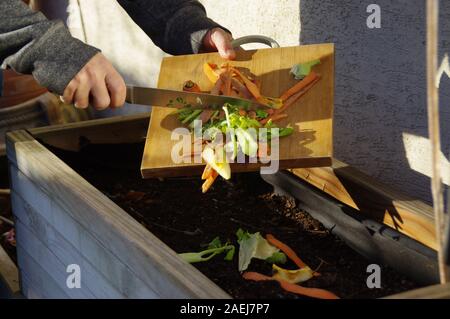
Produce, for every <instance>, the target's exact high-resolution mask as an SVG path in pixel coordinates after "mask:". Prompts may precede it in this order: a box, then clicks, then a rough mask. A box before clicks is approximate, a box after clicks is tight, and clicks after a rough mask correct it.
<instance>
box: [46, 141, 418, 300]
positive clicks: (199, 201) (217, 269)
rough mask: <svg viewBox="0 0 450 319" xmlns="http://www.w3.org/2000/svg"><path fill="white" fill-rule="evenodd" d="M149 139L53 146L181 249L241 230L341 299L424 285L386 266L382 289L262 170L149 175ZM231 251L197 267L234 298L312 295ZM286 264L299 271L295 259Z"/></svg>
mask: <svg viewBox="0 0 450 319" xmlns="http://www.w3.org/2000/svg"><path fill="white" fill-rule="evenodd" d="M143 146H144V145H143V144H129V145H126V144H125V145H124V144H121V145H87V146H85V147H83V148H82V150H81V151H80V152H68V151H62V150H57V149H54V148H52V150H53V151H54V152H55V154H57V155H58V156H59V157H60V158H62V159H63V160H64V161H65V162H66V163H68V165H69V166H71V167H72V168H73V169H75V170H76V171H77V172H78V173H79V174H81V175H82V176H83V177H84V178H86V179H87V180H88V181H89V182H90V183H92V184H93V185H94V186H95V187H97V188H98V189H99V190H101V191H102V192H103V193H104V194H106V195H107V196H108V197H109V198H110V199H111V200H112V201H114V202H115V203H117V204H118V205H119V206H120V207H122V208H123V209H124V210H125V211H126V212H128V213H129V214H130V215H131V216H132V217H134V218H135V219H136V220H137V221H138V222H139V223H141V224H142V225H143V226H144V227H146V228H147V229H148V230H150V231H151V232H152V233H153V234H155V235H156V236H157V237H159V238H160V239H161V240H162V241H163V242H164V243H166V244H167V245H168V246H169V247H171V248H172V249H173V250H175V251H176V252H178V253H182V252H195V251H201V250H203V249H205V245H207V244H208V243H209V242H210V241H211V240H212V239H213V238H215V237H216V236H219V237H220V239H221V240H222V241H226V240H230V241H232V242H233V243H234V244H237V243H236V235H235V234H236V231H237V230H238V229H239V228H242V229H244V230H247V231H249V232H260V233H261V234H262V235H263V236H265V235H266V234H273V235H274V236H275V237H277V238H278V239H280V240H281V241H283V242H284V243H286V244H288V245H289V246H290V247H292V248H293V249H294V251H295V252H297V254H298V255H299V256H300V258H302V259H303V260H304V261H305V262H306V263H307V264H308V265H309V266H310V267H311V268H312V269H317V271H318V272H319V273H320V274H321V275H320V276H318V277H314V278H313V279H311V280H309V281H307V282H305V283H303V284H302V285H304V286H307V287H318V288H324V289H327V290H330V291H332V292H334V293H335V294H337V295H338V296H340V297H341V298H377V297H382V296H387V295H390V294H394V293H398V292H402V291H406V290H410V289H413V288H416V287H418V285H417V284H416V283H414V282H413V281H412V280H410V279H408V278H406V277H405V276H403V275H401V274H399V273H398V272H396V271H394V270H392V269H390V268H389V267H386V266H382V268H381V288H379V289H377V288H374V289H369V288H368V287H367V284H366V281H367V277H368V276H369V275H370V274H369V273H367V271H366V270H367V266H368V265H369V264H370V262H369V261H368V260H366V259H365V258H364V257H362V256H360V255H359V254H358V253H356V252H355V251H353V250H352V249H351V248H349V247H348V246H347V245H346V244H345V243H344V242H343V241H341V240H340V239H339V238H337V237H336V236H334V235H333V234H330V232H329V231H328V230H327V229H325V228H324V227H323V226H322V225H321V224H320V223H319V222H318V221H317V220H315V219H313V218H312V217H311V216H310V215H309V214H308V213H307V212H305V211H302V210H300V209H299V208H297V207H296V204H295V201H294V200H292V199H289V198H286V197H281V196H277V195H275V194H274V193H273V192H272V187H271V186H270V185H269V184H267V183H265V182H264V181H263V180H262V179H261V177H260V176H259V174H258V173H241V174H233V176H232V178H231V180H229V181H225V180H223V179H219V180H218V181H216V183H215V184H214V185H213V187H212V188H211V189H210V190H209V191H208V193H206V194H202V192H201V184H202V181H201V180H200V177H199V176H194V177H184V178H167V179H147V180H143V179H142V178H141V176H140V171H139V167H140V162H141V156H142V152H143ZM237 255H238V254H237V251H236V254H235V257H234V259H233V261H231V262H230V261H225V260H224V258H223V257H224V256H223V255H218V256H216V257H214V258H213V259H212V260H210V261H209V262H204V263H197V264H194V266H195V267H196V268H197V269H198V270H200V271H201V272H202V273H203V274H205V275H206V276H207V277H209V278H210V279H211V280H212V281H214V282H215V283H216V284H217V285H218V286H220V287H221V288H222V289H224V290H225V291H226V292H228V293H229V294H230V295H231V296H232V297H234V298H305V297H301V296H297V295H295V294H292V293H287V292H285V291H284V290H282V289H281V288H280V286H279V284H278V283H277V282H251V281H246V280H244V279H243V278H242V277H241V274H240V273H239V271H238V265H237V260H238V258H237ZM283 267H284V268H289V269H295V268H298V267H295V265H294V264H292V263H291V262H288V263H287V264H285V265H284V266H283ZM248 270H249V271H258V272H261V273H263V274H266V275H270V274H271V273H272V269H271V265H270V264H269V263H267V262H265V261H261V260H252V262H251V264H250V267H249V269H248Z"/></svg>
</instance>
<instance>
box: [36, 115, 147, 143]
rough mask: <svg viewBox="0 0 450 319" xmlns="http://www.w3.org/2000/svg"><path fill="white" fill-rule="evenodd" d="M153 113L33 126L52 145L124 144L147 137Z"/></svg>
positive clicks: (37, 137) (39, 137)
mask: <svg viewBox="0 0 450 319" xmlns="http://www.w3.org/2000/svg"><path fill="white" fill-rule="evenodd" d="M149 117H150V114H148V113H144V114H142V113H141V114H136V115H131V116H117V117H113V118H106V119H100V120H90V121H83V122H76V123H70V124H63V125H53V126H47V127H40V128H36V129H30V130H29V132H30V134H31V135H32V136H34V137H35V138H36V139H38V140H40V141H42V142H44V143H47V144H49V145H52V146H55V147H58V148H61V149H64V150H72V151H77V150H79V149H80V146H81V144H80V142H81V143H86V142H89V143H93V144H100V143H101V144H120V143H136V142H141V141H144V140H145V136H146V134H147V128H148V122H149Z"/></svg>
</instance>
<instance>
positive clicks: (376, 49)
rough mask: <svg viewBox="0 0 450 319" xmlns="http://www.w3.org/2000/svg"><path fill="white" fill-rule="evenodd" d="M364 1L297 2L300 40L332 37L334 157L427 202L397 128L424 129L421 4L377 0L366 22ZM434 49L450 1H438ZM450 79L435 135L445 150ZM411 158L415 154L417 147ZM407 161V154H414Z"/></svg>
mask: <svg viewBox="0 0 450 319" xmlns="http://www.w3.org/2000/svg"><path fill="white" fill-rule="evenodd" d="M368 4H369V3H368V2H367V1H362V0H349V1H346V2H345V4H343V3H341V2H340V1H333V0H322V1H313V0H302V1H300V4H299V6H300V14H301V16H300V17H299V20H300V22H301V34H300V36H299V41H300V43H301V44H313V43H322V42H333V43H335V49H336V59H335V63H336V81H335V83H336V84H335V110H334V145H335V157H336V158H338V159H340V160H342V161H345V162H347V163H349V164H351V165H353V166H355V167H357V168H360V169H361V170H363V171H364V172H366V173H368V174H370V175H372V176H374V177H375V178H378V179H379V180H381V181H383V182H384V183H386V184H389V185H392V186H394V187H396V188H397V189H401V190H403V191H404V192H406V193H408V194H411V195H413V196H415V197H418V198H420V199H422V200H424V201H426V202H428V203H430V202H431V195H430V181H429V178H428V177H427V176H425V175H423V174H421V173H418V172H415V171H413V170H412V169H411V168H410V166H409V163H408V159H407V158H406V153H405V145H404V143H403V139H402V134H403V133H405V132H407V133H410V134H413V135H417V136H423V137H427V136H428V129H427V112H426V84H425V79H426V70H425V61H426V60H425V52H426V47H425V45H426V42H425V38H426V37H425V31H426V29H425V26H426V21H425V3H424V2H423V1H420V0H412V1H388V0H380V1H378V2H377V4H378V5H379V6H380V7H381V17H382V20H381V21H382V22H381V28H380V29H369V28H368V27H367V25H366V19H367V16H368V15H369V14H368V13H367V12H366V9H367V5H368ZM440 13H441V17H440V30H441V34H440V40H439V41H440V42H439V45H440V56H441V57H442V56H443V54H444V52H450V32H449V31H448V30H450V21H449V20H448V18H445V17H448V15H449V14H450V2H449V1H445V2H441V6H440ZM449 89H450V80H449V79H446V80H443V81H442V83H441V89H440V107H441V132H442V133H441V134H442V135H441V136H442V144H443V145H442V148H443V152H444V154H449V153H450V138H449V137H450V122H449V121H448V118H449V114H450V93H448V92H450V90H449ZM416 156H417V158H418V159H420V157H421V156H422V154H421V150H419V149H418V150H417V152H416ZM413 160H414V159H413Z"/></svg>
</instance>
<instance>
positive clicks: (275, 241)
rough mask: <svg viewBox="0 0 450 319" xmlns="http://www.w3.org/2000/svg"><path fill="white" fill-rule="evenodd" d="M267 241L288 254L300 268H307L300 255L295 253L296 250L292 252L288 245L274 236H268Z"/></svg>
mask: <svg viewBox="0 0 450 319" xmlns="http://www.w3.org/2000/svg"><path fill="white" fill-rule="evenodd" d="M266 239H267V241H268V242H269V243H270V244H272V245H274V246H275V247H277V248H278V249H279V250H281V251H282V252H283V253H285V254H286V256H288V257H289V258H290V259H291V260H292V261H293V262H294V263H295V264H296V265H297V266H298V267H299V268H303V267H306V266H307V265H306V264H305V263H304V262H303V261H302V260H301V259H300V257H298V255H297V254H296V253H295V251H294V250H292V248H291V247H289V246H288V245H286V244H285V243H283V242H281V241H279V240H278V239H276V238H275V236H273V235H272V234H267V235H266Z"/></svg>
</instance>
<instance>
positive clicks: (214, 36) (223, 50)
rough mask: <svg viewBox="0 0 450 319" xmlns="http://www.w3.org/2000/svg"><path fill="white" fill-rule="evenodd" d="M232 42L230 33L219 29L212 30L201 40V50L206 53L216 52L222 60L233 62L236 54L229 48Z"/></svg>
mask: <svg viewBox="0 0 450 319" xmlns="http://www.w3.org/2000/svg"><path fill="white" fill-rule="evenodd" d="M232 40H233V37H232V36H231V34H230V33H228V32H227V31H225V30H223V29H221V28H214V29H211V30H209V31H208V33H206V35H205V37H204V38H203V49H204V50H205V51H207V52H211V51H218V52H219V54H220V56H221V57H222V58H224V59H229V60H233V59H234V58H236V52H235V51H234V49H233V47H232V46H231V41H232Z"/></svg>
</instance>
